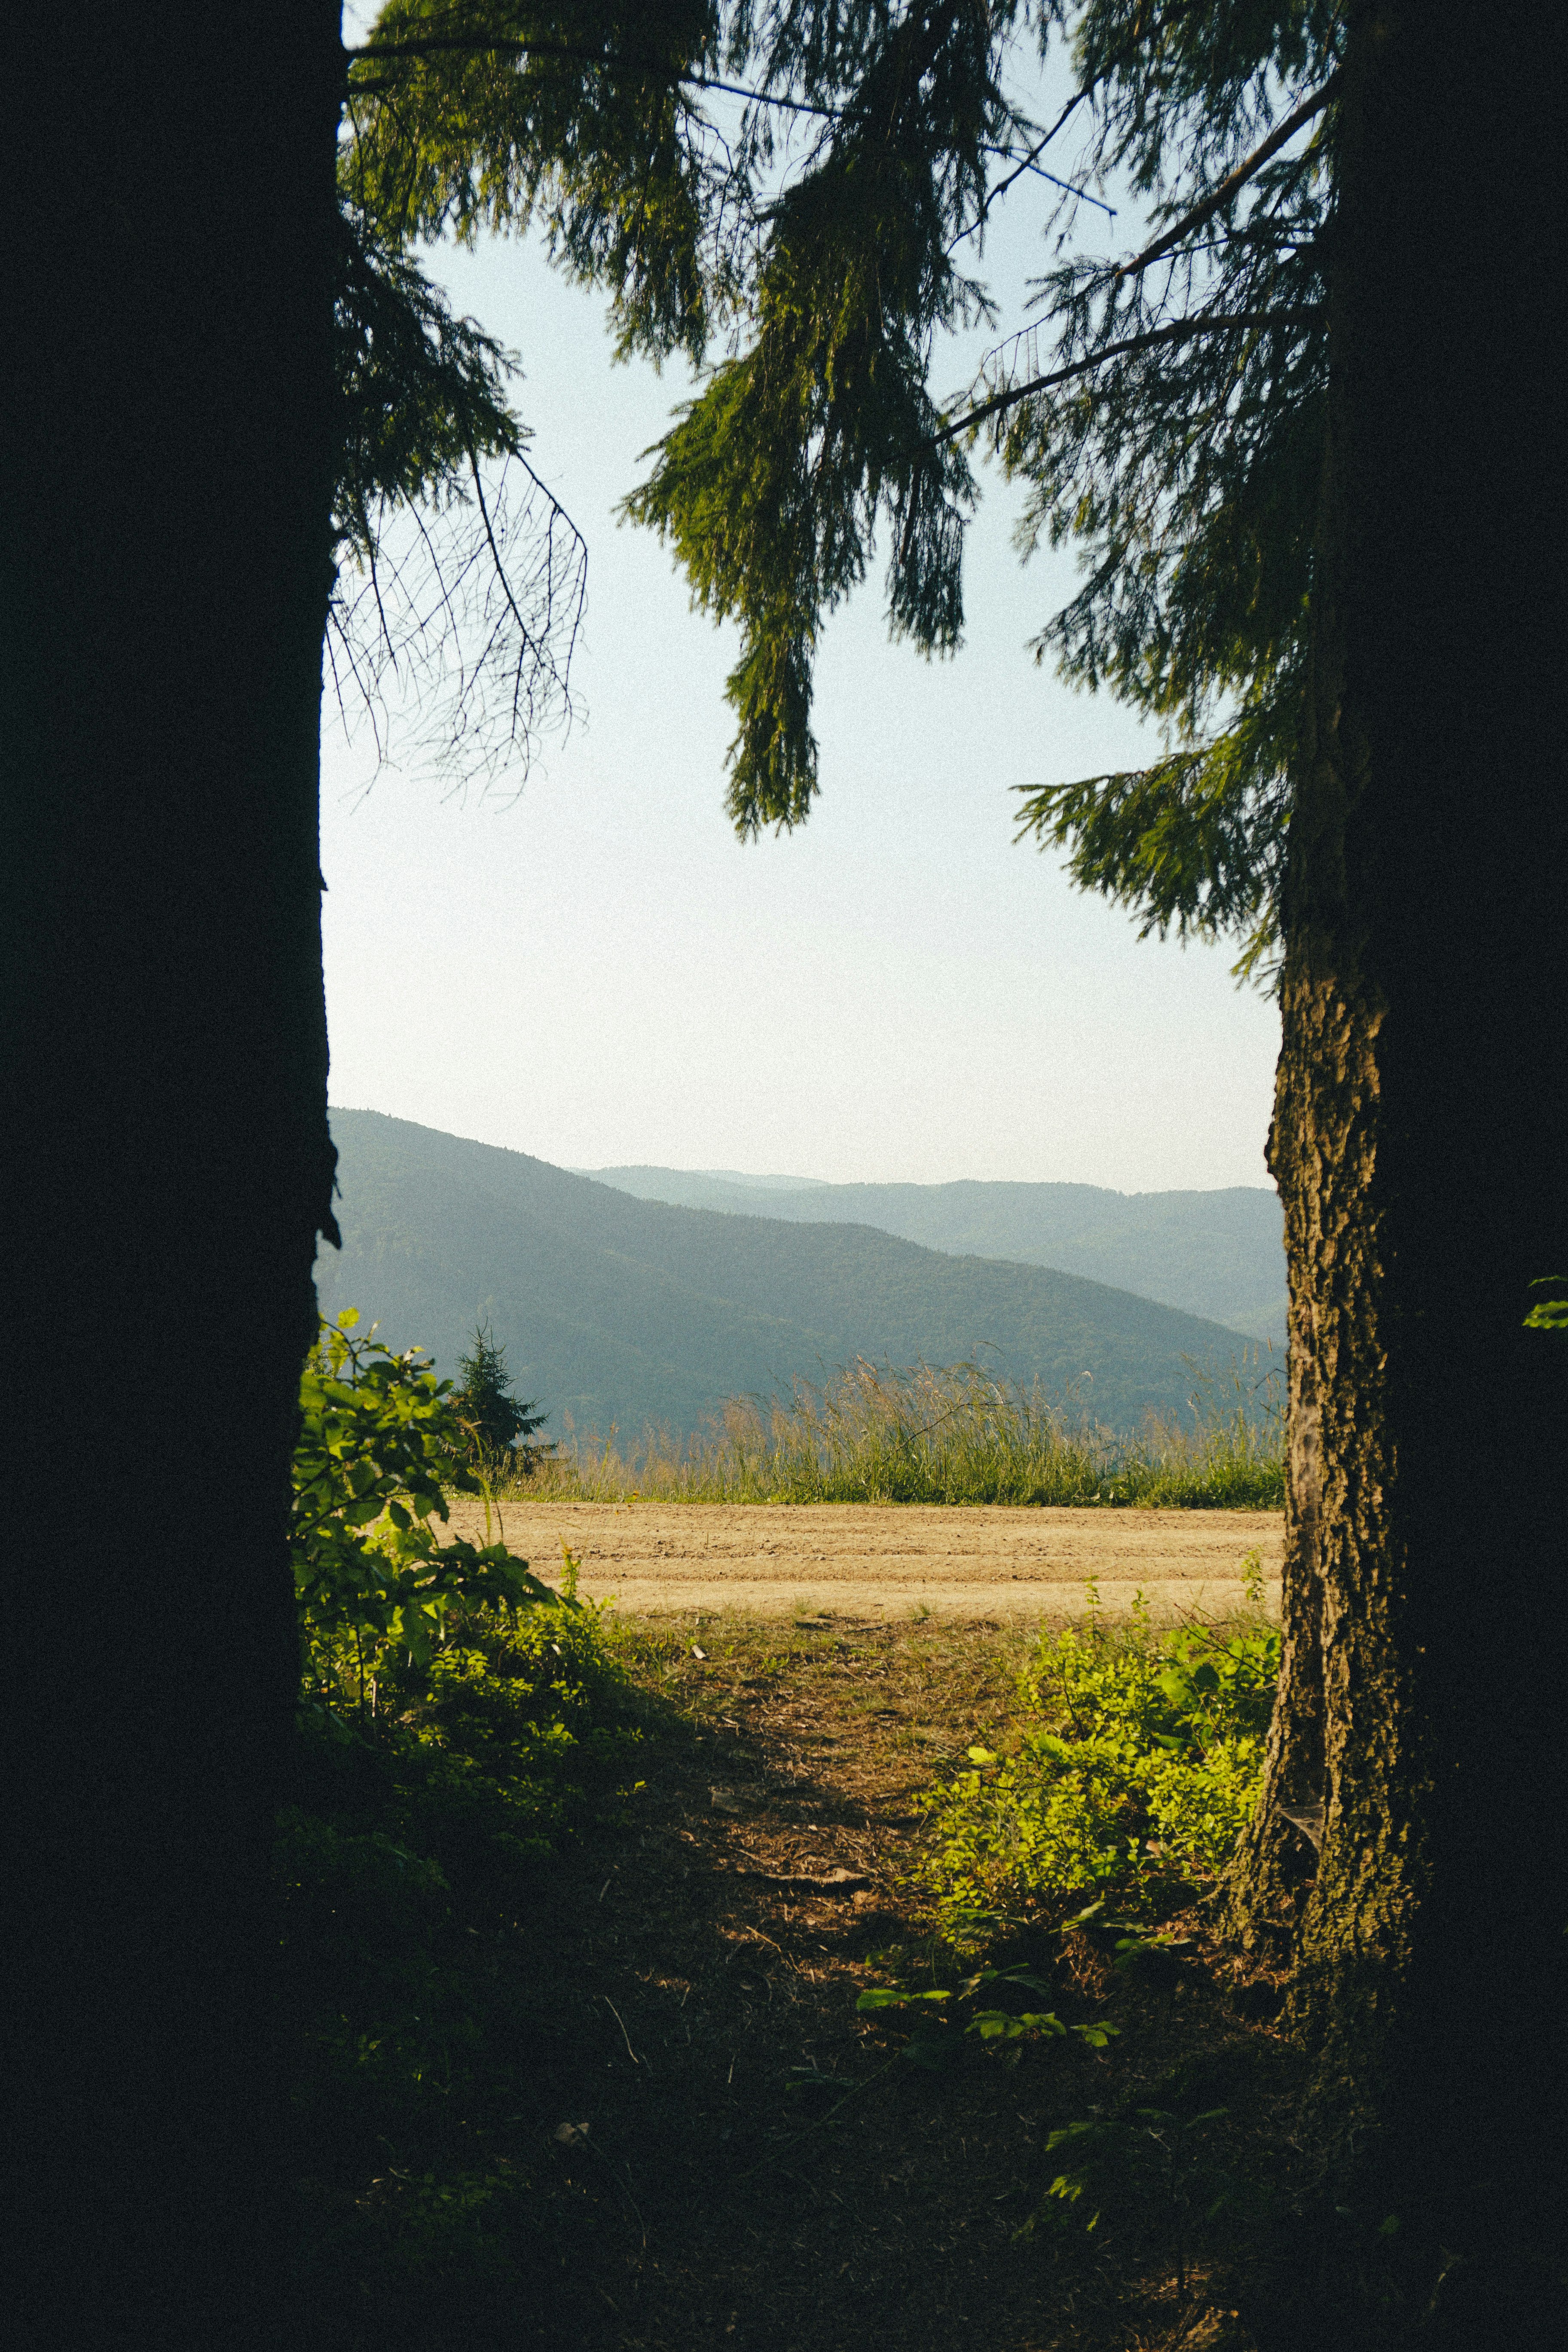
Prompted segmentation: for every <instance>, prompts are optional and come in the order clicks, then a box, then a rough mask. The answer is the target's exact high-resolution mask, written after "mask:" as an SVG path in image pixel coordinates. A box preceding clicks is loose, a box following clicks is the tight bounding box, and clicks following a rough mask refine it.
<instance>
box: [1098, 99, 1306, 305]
mask: <svg viewBox="0 0 1568 2352" xmlns="http://www.w3.org/2000/svg"><path fill="white" fill-rule="evenodd" d="M1343 73H1344V68H1343V67H1340V68H1338V69H1337V70H1336V71H1335V72H1333V73H1331V75H1330V76H1329V79H1328V80H1327V81H1326V82H1325V83H1324V84H1323V86H1322V88H1321V89H1318V90H1314V91H1313V93H1312V95H1311V97H1310V98H1306V99H1303V100H1302V101H1301V103H1300V106H1299V107H1297V109H1296V110H1295V112H1294V113H1293V114H1288V115H1287V116H1286V118H1285V120H1284V121H1283V122H1281V123H1280V124H1279V127H1278V129H1277V130H1274V131H1270V132H1269V134H1268V138H1267V139H1266V140H1265V141H1264V142H1263V144H1262V145H1261V147H1257V148H1255V149H1254V150H1253V152H1252V153H1251V154H1250V155H1249V156H1248V157H1247V161H1246V162H1245V163H1238V164H1237V167H1236V169H1235V171H1234V172H1231V173H1228V174H1227V175H1226V178H1225V179H1223V180H1222V181H1221V182H1220V184H1219V185H1218V187H1217V188H1215V191H1214V193H1213V194H1211V195H1207V196H1205V198H1204V200H1203V202H1202V204H1201V205H1194V206H1193V209H1192V211H1191V212H1190V213H1185V214H1184V215H1183V216H1182V218H1181V219H1180V220H1179V221H1178V222H1177V223H1176V225H1175V226H1174V227H1173V228H1169V229H1167V230H1166V232H1165V234H1164V236H1162V237H1160V238H1159V239H1158V240H1157V241H1156V242H1155V243H1154V244H1153V245H1151V246H1149V247H1146V248H1145V249H1144V251H1143V252H1142V253H1140V254H1137V255H1135V256H1134V257H1133V258H1132V259H1131V261H1124V262H1123V263H1122V264H1121V268H1119V269H1113V270H1109V271H1108V272H1107V273H1106V275H1107V278H1136V277H1137V276H1138V275H1139V273H1140V272H1141V271H1142V270H1145V269H1147V268H1150V267H1151V266H1152V263H1154V262H1156V261H1163V259H1164V257H1165V256H1166V254H1167V253H1170V252H1172V251H1173V248H1174V247H1176V246H1178V245H1180V244H1181V243H1182V241H1183V239H1184V237H1188V236H1191V235H1192V233H1193V231H1194V229H1197V228H1202V226H1203V225H1204V223H1205V221H1208V220H1212V219H1213V218H1214V215H1215V213H1217V212H1220V211H1222V210H1223V209H1224V207H1225V206H1226V205H1227V204H1229V202H1230V200H1231V198H1232V196H1234V195H1236V194H1238V192H1239V191H1240V190H1241V189H1242V188H1244V187H1245V186H1246V185H1247V182H1248V180H1250V179H1251V178H1252V177H1253V175H1254V174H1255V173H1258V172H1260V171H1261V170H1262V169H1263V166H1264V164H1265V163H1268V162H1269V161H1270V160H1271V158H1272V157H1274V156H1276V155H1278V153H1279V150H1280V149H1281V147H1283V146H1284V145H1285V143H1286V142H1287V141H1288V140H1290V139H1293V138H1294V137H1295V135H1296V133H1297V131H1300V128H1301V126H1302V124H1303V123H1306V122H1310V121H1311V120H1312V117H1313V116H1314V115H1315V114H1321V112H1322V110H1323V109H1324V107H1325V106H1327V105H1328V104H1329V103H1330V102H1331V100H1333V99H1335V98H1337V97H1338V95H1339V86H1340V82H1341V79H1342V76H1343Z"/></svg>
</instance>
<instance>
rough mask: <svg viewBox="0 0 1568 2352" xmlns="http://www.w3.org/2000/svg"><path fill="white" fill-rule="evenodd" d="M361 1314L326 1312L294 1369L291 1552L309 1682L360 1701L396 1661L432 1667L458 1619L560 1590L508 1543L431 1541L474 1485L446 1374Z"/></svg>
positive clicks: (328, 1693) (334, 1698)
mask: <svg viewBox="0 0 1568 2352" xmlns="http://www.w3.org/2000/svg"><path fill="white" fill-rule="evenodd" d="M358 1320H359V1318H358V1316H357V1314H356V1313H355V1312H354V1310H353V1308H352V1307H351V1308H349V1309H348V1310H347V1311H346V1312H345V1313H344V1314H342V1316H340V1317H339V1318H338V1320H337V1321H336V1322H335V1323H325V1322H324V1323H323V1324H322V1326H321V1337H320V1339H319V1342H318V1344H317V1346H316V1348H315V1349H314V1351H313V1352H312V1354H311V1356H310V1359H309V1360H308V1361H307V1363H306V1366H305V1369H304V1371H303V1373H302V1375H301V1378H300V1434H299V1439H298V1442H297V1444H296V1445H295V1450H294V1501H293V1512H292V1517H291V1519H290V1523H289V1556H290V1559H291V1561H292V1564H293V1570H294V1589H295V1594H296V1597H297V1600H298V1603H299V1611H300V1635H301V1639H302V1642H303V1644H304V1650H305V1662H306V1675H307V1680H308V1682H309V1683H310V1686H311V1687H312V1688H313V1689H314V1690H315V1691H316V1693H317V1694H318V1695H319V1696H321V1698H322V1699H323V1700H324V1701H328V1702H331V1703H340V1702H342V1700H344V1699H348V1698H352V1699H353V1702H354V1703H356V1704H358V1705H360V1706H363V1704H364V1703H365V1701H366V1698H367V1696H368V1697H370V1698H371V1701H372V1704H374V1691H375V1685H377V1683H378V1681H379V1679H380V1678H381V1677H382V1676H383V1675H384V1674H385V1673H386V1671H387V1669H388V1667H389V1666H391V1665H392V1664H395V1662H396V1661H397V1660H398V1659H399V1658H406V1659H407V1660H408V1661H409V1663H410V1664H413V1665H416V1666H426V1665H428V1664H429V1663H430V1661H431V1658H432V1656H433V1654H434V1653H435V1652H436V1651H437V1648H439V1647H440V1646H441V1645H442V1644H443V1643H445V1642H446V1640H447V1637H448V1633H449V1631H450V1629H451V1626H452V1622H453V1621H454V1618H455V1617H457V1616H459V1615H463V1614H467V1613H471V1612H475V1611H479V1610H489V1611H500V1612H502V1613H503V1614H514V1613H515V1612H516V1611H517V1610H518V1609H519V1607H520V1606H522V1605H525V1604H533V1603H538V1602H541V1601H546V1602H548V1601H553V1599H554V1597H555V1596H554V1594H553V1592H552V1590H551V1588H550V1587H549V1586H548V1585H546V1584H542V1582H541V1581H540V1580H539V1579H538V1578H537V1577H535V1576H532V1575H531V1574H530V1573H529V1568H528V1563H527V1561H526V1560H521V1559H516V1558H515V1557H514V1556H513V1555H512V1554H511V1553H510V1551H509V1550H508V1549H507V1548H506V1546H505V1544H504V1543H490V1544H484V1545H478V1544H473V1543H470V1542H468V1540H467V1539H466V1538H452V1539H451V1540H449V1541H447V1542H443V1541H442V1540H441V1539H440V1537H439V1535H438V1533H437V1528H435V1527H434V1526H432V1524H431V1522H432V1521H433V1520H439V1521H442V1522H444V1521H445V1520H446V1518H447V1494H448V1493H449V1492H451V1491H453V1490H456V1491H457V1492H458V1493H468V1494H477V1493H479V1492H480V1491H481V1482H480V1479H479V1475H478V1473H477V1472H476V1470H475V1469H474V1467H473V1465H472V1461H471V1441H470V1437H469V1433H468V1430H467V1429H466V1427H465V1426H464V1424H463V1422H462V1421H461V1419H460V1418H459V1416H458V1412H457V1409H456V1407H455V1404H454V1402H453V1396H452V1384H451V1382H450V1381H438V1380H437V1378H436V1375H435V1373H434V1372H432V1371H430V1370H428V1369H426V1367H425V1366H424V1365H422V1364H421V1363H420V1362H419V1360H418V1351H417V1350H416V1349H409V1350H408V1351H407V1352H406V1353H405V1354H403V1355H396V1354H395V1353H394V1351H393V1350H392V1349H390V1348H388V1347H385V1346H384V1345H383V1343H382V1342H381V1341H379V1340H378V1339H375V1338H374V1334H372V1335H371V1336H370V1337H368V1338H365V1339H358V1338H356V1337H355V1336H354V1327H355V1326H356V1324H357V1322H358Z"/></svg>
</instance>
